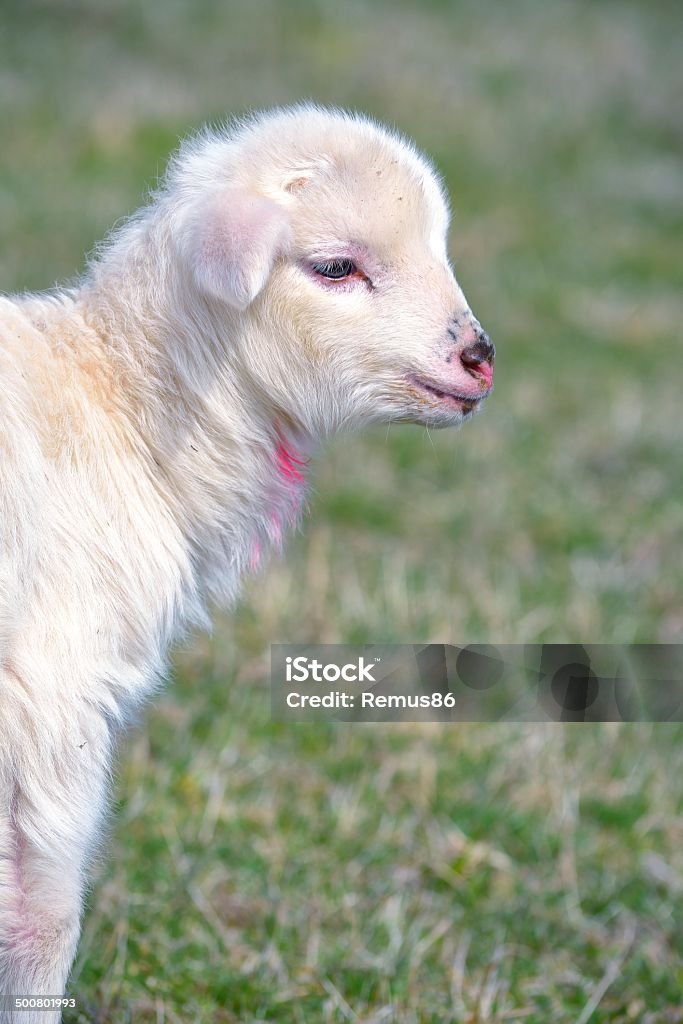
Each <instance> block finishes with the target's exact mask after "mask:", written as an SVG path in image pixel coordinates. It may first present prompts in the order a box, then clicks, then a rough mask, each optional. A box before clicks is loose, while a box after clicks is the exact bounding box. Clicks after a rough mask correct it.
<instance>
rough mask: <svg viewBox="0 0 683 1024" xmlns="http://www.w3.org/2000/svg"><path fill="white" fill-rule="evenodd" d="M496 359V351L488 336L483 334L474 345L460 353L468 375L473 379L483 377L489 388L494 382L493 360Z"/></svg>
mask: <svg viewBox="0 0 683 1024" xmlns="http://www.w3.org/2000/svg"><path fill="white" fill-rule="evenodd" d="M495 357H496V350H495V348H494V345H493V342H492V341H491V339H490V338H489V336H488V334H484V332H483V331H482V333H481V334H480V336H479V337H478V338H477V340H476V341H475V343H474V345H468V347H467V348H466V349H463V351H462V352H461V353H460V362H461V363H462V365H463V366H464V367H465V369H466V370H467V372H468V373H470V374H472V376H473V377H482V378H483V379H484V381H485V382H486V386H487V387H491V383H492V381H493V360H494V359H495Z"/></svg>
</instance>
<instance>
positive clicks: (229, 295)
mask: <svg viewBox="0 0 683 1024" xmlns="http://www.w3.org/2000/svg"><path fill="white" fill-rule="evenodd" d="M290 239H291V227H290V224H289V219H288V217H287V214H286V212H285V211H284V210H283V209H282V208H281V207H279V206H278V205H277V203H274V202H273V201H272V200H271V199H264V198H262V197H260V196H253V195H249V194H248V193H247V192H246V191H244V190H242V189H239V188H230V189H225V190H223V191H222V192H221V193H219V194H217V195H215V196H212V197H211V198H210V199H208V200H206V201H205V202H204V203H202V204H201V208H200V209H199V210H197V211H195V216H194V218H193V222H192V223H191V224H190V225H189V230H188V232H187V233H186V237H185V244H186V250H187V256H188V257H189V261H190V268H191V271H192V273H193V275H194V278H195V281H196V282H197V284H198V286H199V287H200V288H201V290H202V291H204V292H207V293H208V294H209V295H213V296H215V297H216V298H219V299H222V300H223V302H227V303H229V304H230V305H231V306H236V307H237V309H246V308H247V306H248V305H249V303H250V302H253V300H254V299H255V298H256V296H257V295H258V293H259V292H260V291H261V289H262V288H263V286H264V285H265V283H266V281H267V280H268V277H269V276H270V272H271V270H272V268H273V263H274V262H275V259H276V257H278V256H281V255H283V254H284V253H285V252H287V250H288V248H289V245H290Z"/></svg>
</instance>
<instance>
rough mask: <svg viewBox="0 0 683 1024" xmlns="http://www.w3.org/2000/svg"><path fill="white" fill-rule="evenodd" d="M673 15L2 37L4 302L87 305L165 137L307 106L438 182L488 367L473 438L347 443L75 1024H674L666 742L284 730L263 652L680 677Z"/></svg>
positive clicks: (164, 811)
mask: <svg viewBox="0 0 683 1024" xmlns="http://www.w3.org/2000/svg"><path fill="white" fill-rule="evenodd" d="M682 45H683V8H681V5H680V4H678V3H674V2H670V3H668V2H666V0H656V2H653V3H651V4H642V3H641V4H639V3H636V2H635V0H633V2H628V0H621V2H620V0H605V2H603V3H600V4H598V3H591V2H588V0H555V2H546V3H544V2H542V0H519V2H517V3H515V4H514V5H512V4H503V3H496V2H494V0H478V2H474V0H462V2H449V0H430V2H424V3H421V4H417V3H389V2H388V0H377V2H372V3H370V2H366V3H360V2H355V0H350V2H344V3H341V2H336V3H335V2H332V0H315V2H310V3H303V2H302V0H291V2H290V0H288V2H287V3H277V2H276V0H252V2H250V3H249V4H247V3H242V4H238V3H235V2H225V3H221V2H219V0H195V2H193V3H189V2H186V0H150V2H148V3H146V4H137V3H134V2H133V0H121V2H117V3H111V2H105V0H54V2H53V0H42V2H40V0H28V2H25V3H23V4H13V3H11V2H7V0H5V3H3V4H2V5H0V137H2V140H3V148H2V159H1V160H0V228H1V243H0V286H1V287H2V288H3V289H5V290H8V291H9V290H15V289H23V288H31V289H33V288H41V287H47V286H50V285H51V284H53V283H54V282H55V281H63V280H65V279H68V278H70V277H72V276H73V274H74V273H75V272H76V271H77V269H78V268H79V267H81V266H82V256H83V253H84V252H85V251H87V250H88V249H90V248H91V247H92V245H93V244H94V243H95V242H96V241H97V240H98V239H99V238H101V237H102V235H103V234H104V233H105V232H106V230H107V229H108V228H109V227H110V226H111V225H112V224H113V223H114V222H115V221H116V220H117V219H118V218H119V217H121V216H122V215H124V214H126V213H127V212H130V211H132V210H133V209H134V208H135V207H136V206H137V205H139V204H140V202H141V201H142V200H143V199H144V195H145V190H146V188H147V187H148V186H149V185H151V184H153V182H154V178H155V176H156V175H157V174H158V173H160V172H161V170H162V169H163V166H164V163H165V160H166V157H167V155H168V153H169V152H170V150H172V149H173V148H174V147H175V145H176V142H177V139H178V137H179V136H181V135H183V134H184V133H186V132H188V131H190V130H193V129H194V128H196V127H197V126H198V125H199V124H201V123H203V122H205V121H207V120H212V119H213V120H220V119H223V118H224V117H225V116H227V115H229V114H232V113H239V112H243V111H244V110H246V109H249V108H258V107H262V106H270V105H273V104H281V103H286V102H289V101H293V100H300V99H302V98H312V99H315V100H316V101H319V102H324V103H334V104H339V105H343V106H349V107H357V108H360V109H363V110H366V111H368V112H370V113H371V114H373V115H374V116H376V117H378V118H379V119H381V120H384V121H388V122H389V123H392V124H395V125H396V126H398V127H399V128H400V129H401V130H403V131H405V132H406V133H408V134H410V135H412V136H413V137H414V138H415V139H416V141H417V143H418V144H419V145H420V146H421V147H422V148H424V149H425V150H427V151H428V152H429V153H430V154H431V155H432V156H433V157H434V159H435V161H436V162H437V164H438V166H439V167H440V169H441V170H442V172H443V174H444V176H445V179H446V182H447V186H448V189H449V191H450V193H451V195H452V199H453V206H454V210H455V218H454V224H453V229H452V237H451V251H452V254H453V256H454V259H455V262H456V270H457V273H458V277H459V279H460V282H461V284H462V285H463V288H464V290H465V293H466V294H467V295H468V298H469V300H470V302H471V304H472V306H473V308H474V310H475V312H476V314H477V315H478V316H479V318H480V319H481V320H482V322H483V324H484V325H485V327H486V328H487V330H488V331H489V332H490V333H491V335H492V336H493V338H494V340H495V341H496V343H497V346H498V352H499V357H498V362H497V377H496V379H497V387H496V392H495V394H494V396H493V398H492V399H491V400H490V401H489V403H488V406H487V408H486V410H485V412H484V413H483V415H482V416H481V417H479V418H477V419H476V420H475V421H474V422H472V423H470V424H468V425H467V426H466V427H465V429H463V430H462V431H461V432H460V434H458V435H455V434H453V433H441V434H432V435H431V436H430V435H428V434H427V433H426V432H425V431H422V430H419V429H417V428H405V427H401V428H392V429H391V430H390V431H386V430H378V431H376V432H374V433H369V434H366V435H364V436H361V437H357V438H343V439H341V440H340V441H338V442H337V443H336V444H335V445H333V446H331V447H330V448H328V449H327V450H326V451H325V452H324V453H323V455H322V456H321V458H320V459H319V460H318V462H317V466H316V471H315V477H314V485H315V486H314V492H313V495H312V498H311V516H310V518H309V519H308V521H307V523H306V527H305V531H304V533H303V534H302V535H301V536H299V537H297V538H295V539H294V540H293V542H292V544H291V545H290V546H289V548H288V550H287V553H286V555H285V557H284V559H283V560H282V561H281V562H276V563H275V564H272V565H271V566H270V568H269V569H268V570H267V571H266V572H265V573H263V574H262V575H261V576H260V577H259V578H258V579H256V580H253V581H251V583H250V584H249V585H248V587H247V591H246V595H245V599H244V601H243V602H242V603H241V604H240V607H239V609H238V610H237V612H236V614H235V615H233V616H230V617H226V618H225V619H224V620H220V621H219V624H218V626H217V629H216V632H215V635H214V636H213V638H211V639H207V638H199V639H198V640H197V641H196V642H194V643H192V645H188V648H187V650H186V651H184V652H182V653H181V654H180V655H179V656H178V658H177V662H176V671H175V678H174V681H173V684H172V686H171V687H170V688H169V689H168V690H167V692H166V694H165V695H164V696H163V697H161V698H160V699H159V700H158V701H157V703H156V706H155V707H154V709H153V710H152V711H151V712H149V713H148V714H147V716H146V719H147V721H146V726H147V725H148V726H149V728H148V729H147V728H145V731H144V732H143V731H142V730H140V732H139V733H137V734H136V735H135V736H134V737H133V738H132V739H129V741H128V742H127V743H126V744H125V746H124V749H123V751H122V761H121V768H120V778H119V779H118V781H117V785H116V801H115V802H116V811H117V813H116V817H115V819H114V823H113V825H112V834H111V837H110V841H109V843H108V846H107V850H106V856H105V857H103V860H102V864H101V865H100V867H99V870H98V877H97V880H96V885H95V888H94V891H93V895H92V897H91V901H90V909H89V912H88V915H87V917H86V921H85V931H84V939H83V943H82V947H81V953H80V958H79V961H78V963H77V967H76V971H75V974H74V979H73V982H72V986H71V987H72V992H73V994H75V995H76V996H77V997H78V999H79V1003H80V1011H79V1012H78V1013H77V1014H75V1015H72V1016H71V1018H69V1020H70V1021H71V1022H76V1021H79V1022H82V1021H98V1022H102V1024H104V1022H110V1021H111V1022H114V1021H115V1022H117V1024H118V1022H122V1024H125V1022H128V1021H135V1022H138V1021H140V1022H143V1024H144V1022H148V1021H149V1022H156V1024H161V1022H170V1024H175V1022H178V1021H183V1022H184V1021H193V1022H194V1021H200V1022H203V1021H222V1022H236V1021H244V1022H258V1021H278V1022H292V1024H300V1022H306V1024H308V1022H312V1024H316V1022H325V1024H328V1022H329V1024H337V1022H340V1024H341V1022H346V1021H351V1022H363V1024H371V1022H373V1024H374V1022H377V1024H380V1022H390V1021H391V1022H394V1021H395V1022H401V1024H418V1022H419V1024H423V1022H430V1024H431V1022H434V1024H437V1022H439V1024H441V1022H450V1021H452V1022H470V1024H474V1022H482V1021H491V1022H504V1021H516V1020H520V1021H526V1022H532V1024H537V1022H538V1024H540V1022H544V1024H545V1022H553V1024H555V1022H557V1024H562V1022H565V1021H566V1022H576V1024H587V1022H588V1021H591V1022H598V1021H609V1022H622V1024H625V1022H631V1021H637V1022H644V1024H657V1022H663V1024H675V1022H680V1021H681V1020H683V1011H682V1010H681V1005H682V1002H683V997H682V992H683V969H682V967H681V945H682V939H683V923H682V920H681V911H682V910H683V854H682V851H683V824H682V820H681V778H683V763H682V762H683V757H682V756H681V738H682V733H681V730H680V728H679V727H676V726H667V725H660V726H647V725H633V726H622V727H618V726H611V725H605V726H602V727H588V726H585V727H579V726H576V727H565V728H562V727H560V726H557V727H555V726H548V727H540V726H522V725H508V726H489V727H484V726H480V727H468V726H462V727H441V726H437V725H432V726H425V725H421V726H417V725H415V726H411V727H408V726H403V727H393V728H390V727H388V726H386V727H383V726H350V725H343V726H342V725H340V726H339V727H334V726H332V725H329V726H326V727H322V726H291V725H290V726H283V725H274V724H272V723H271V722H270V721H269V714H268V688H267V673H268V647H269V644H270V643H272V642H296V641H312V640H319V641H323V642H335V641H342V640H343V641H372V642H387V641H392V640H395V641H403V642H410V641H415V642H424V641H440V642H451V643H460V642H475V641H481V642H492V643H495V642H517V641H519V642H538V641H541V640H546V641H580V642H602V643H610V642H637V641H649V642H657V641H660V642H677V641H679V640H680V638H681V630H682V629H683V602H682V601H681V592H682V584H683V559H682V558H681V550H682V546H681V541H682V539H683V538H682V534H683V509H682V503H681V496H682V489H683V470H682V462H681V440H682V433H683V431H682V429H681V383H682V381H683V375H682V373H681V371H682V370H683V354H682V352H681V324H682V323H683V291H682V289H681V285H682V284H683V244H682V243H683V230H682V229H683V169H682V168H683V164H682V161H681V157H682V150H683V114H682V111H683V61H681V50H682Z"/></svg>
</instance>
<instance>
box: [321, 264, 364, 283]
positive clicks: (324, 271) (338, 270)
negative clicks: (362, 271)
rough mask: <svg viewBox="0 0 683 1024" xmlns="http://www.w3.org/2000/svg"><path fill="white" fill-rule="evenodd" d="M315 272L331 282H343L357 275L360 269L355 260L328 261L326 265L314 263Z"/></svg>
mask: <svg viewBox="0 0 683 1024" xmlns="http://www.w3.org/2000/svg"><path fill="white" fill-rule="evenodd" d="M313 270H314V271H315V273H316V274H320V276H321V277H326V278H328V280H330V281H341V280H342V279H343V278H345V277H351V275H352V274H355V273H356V272H357V270H358V267H357V266H356V264H355V263H354V262H353V260H327V261H326V262H325V263H314V264H313Z"/></svg>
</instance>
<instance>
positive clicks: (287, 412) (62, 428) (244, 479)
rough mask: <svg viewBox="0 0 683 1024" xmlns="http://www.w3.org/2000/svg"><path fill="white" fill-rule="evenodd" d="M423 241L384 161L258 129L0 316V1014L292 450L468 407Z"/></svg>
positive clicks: (438, 218)
mask: <svg viewBox="0 0 683 1024" xmlns="http://www.w3.org/2000/svg"><path fill="white" fill-rule="evenodd" d="M448 219H449V218H448V209H447V203H446V199H445V196H444V191H443V188H442V186H441V184H440V182H439V180H438V178H437V176H436V174H435V172H434V171H433V169H432V167H431V166H430V164H429V163H428V162H427V160H426V159H425V158H424V157H423V156H421V155H420V154H419V153H418V152H417V151H416V150H415V148H414V147H413V145H412V144H411V143H410V142H408V141H407V140H406V139H404V138H400V137H399V136H397V135H396V134H394V133H393V132H390V131H388V130H386V129H385V128H383V127H381V126H380V125H378V124H377V123H375V122H374V121H372V120H370V119H369V118H367V117H365V116H361V115H358V114H351V113H346V112H342V111H337V110H328V109H322V108H319V107H315V106H311V105H303V106H298V107H294V108H289V109H280V110H275V111H271V112H266V113H262V114H258V115H255V116H253V117H251V118H249V119H247V120H244V121H242V122H238V123H235V124H232V125H230V126H228V127H225V128H222V129H220V130H205V131H204V132H202V133H201V134H199V135H198V136H196V137H195V138H193V139H191V140H189V141H187V142H186V143H185V144H184V145H183V146H182V147H181V148H180V150H179V152H178V153H177V155H176V156H174V157H173V158H172V160H171V162H170V165H169V168H168V171H167V174H166V177H165V179H164V181H163V183H162V184H161V186H160V187H159V189H158V190H157V191H156V192H155V193H154V194H153V196H152V197H151V200H150V202H149V204H148V205H147V206H146V207H145V208H143V209H142V210H140V211H139V212H138V213H137V214H135V215H134V216H133V217H131V218H130V219H129V220H128V221H127V222H126V223H124V225H123V226H122V227H121V228H120V229H118V230H117V231H116V232H114V233H113V234H112V235H111V236H110V238H109V239H108V240H107V241H106V242H105V243H104V244H103V245H102V247H101V248H100V249H99V250H98V251H97V252H96V253H95V255H94V256H93V258H92V259H91V261H90V265H89V267H88V270H87V272H86V274H85V275H84V277H83V278H82V280H81V281H80V283H79V284H78V286H77V287H75V288H73V289H70V290H62V291H58V292H55V293H52V294H38V295H21V296H12V297H6V298H0V425H1V432H0V481H1V483H0V993H3V994H5V995H12V996H24V995H34V996H36V995H37V996H44V995H51V996H56V995H59V994H61V993H63V992H64V990H65V986H66V982H67V978H68V973H69V969H70V966H71V963H72V961H73V958H74V954H75V950H76V946H77V941H78V935H79V928H80V916H81V908H82V899H83V891H84V886H85V882H86V875H87V870H88V864H89V861H90V859H91V856H92V853H93V850H94V849H95V847H96V844H97V841H98V837H99V835H100V833H101V827H102V821H103V815H104V811H105V808H106V802H107V790H108V779H109V773H110V767H111V763H112V757H113V747H114V744H115V741H116V738H117V736H118V734H119V733H120V731H121V729H122V727H123V726H124V725H125V724H126V721H127V720H128V719H129V718H130V715H131V713H132V712H133V711H134V710H135V709H136V707H137V706H139V704H140V703H141V702H142V701H143V700H144V699H145V698H146V697H148V696H149V695H150V693H151V692H152V691H153V690H154V688H155V686H156V685H157V684H158V682H159V680H160V679H161V677H162V676H163V674H164V672H165V669H166V664H167V656H168V654H167V652H168V650H169V647H170V645H171V644H172V642H173V639H174V637H177V636H178V634H179V632H180V631H182V630H186V629H188V628H196V627H205V626H206V625H207V624H208V612H207V608H208V607H210V605H211V604H212V603H218V604H220V605H224V606H225V605H230V604H231V603H232V602H233V601H234V600H235V597H236V594H237V592H238V587H239V582H240V579H241V578H242V577H243V575H244V574H245V573H247V572H251V571H254V570H255V569H256V568H257V567H258V565H259V564H260V563H261V561H262V560H263V558H264V557H265V555H266V553H267V551H268V550H269V549H273V548H279V547H280V545H281V543H282V538H283V536H284V534H285V533H286V531H287V530H288V529H289V528H290V527H291V526H292V525H293V524H294V523H295V522H296V521H297V519H298V517H299V514H300V510H301V506H302V500H303V497H304V494H305V488H306V480H305V477H306V466H307V464H308V460H309V459H310V457H311V455H312V454H313V453H314V451H315V449H316V446H317V444H319V443H320V441H321V440H323V439H324V438H326V437H327V436H328V435H330V434H332V433H334V432H336V431H340V430H342V429H349V428H357V427H361V426H363V425H364V424H368V423H372V422H409V423H420V424H426V425H429V426H433V427H445V426H451V425H457V424H459V423H461V422H463V421H464V420H466V419H468V418H469V417H471V416H472V414H473V413H474V412H475V411H476V410H478V409H479V408H480V407H481V404H482V400H483V399H484V398H485V397H486V396H487V395H488V394H489V392H490V391H491V387H492V380H493V361H494V349H493V345H492V344H491V342H490V341H489V339H488V337H487V336H486V334H485V333H484V331H483V330H482V328H481V327H480V325H479V323H478V322H477V320H476V319H475V318H474V316H473V314H472V312H471V310H470V308H469V306H468V304H467V301H466V299H465V297H464V295H463V293H462V291H461V290H460V288H459V286H458V284H457V283H456V281H455V278H454V276H453V272H452V269H451V267H450V265H449V261H448V257H447V252H446V232H447V227H448ZM0 1019H2V1020H4V1021H6V1022H8V1024H14V1022H21V1024H37V1022H40V1024H54V1022H55V1021H58V1020H59V1019H60V1014H59V1011H58V1010H51V1011H50V1012H44V1011H40V1012H35V1013H33V1012H31V1011H29V1012H25V1011H21V1012H16V1013H15V1012H13V1011H12V1010H11V1009H8V1008H7V1007H6V1008H5V1010H4V1017H3V1016H2V1012H1V1011H0Z"/></svg>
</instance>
